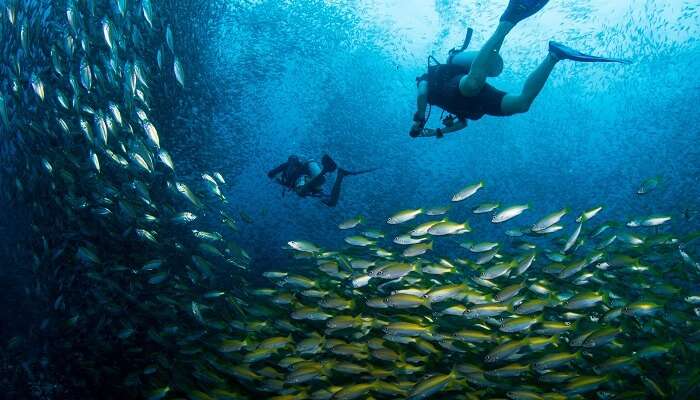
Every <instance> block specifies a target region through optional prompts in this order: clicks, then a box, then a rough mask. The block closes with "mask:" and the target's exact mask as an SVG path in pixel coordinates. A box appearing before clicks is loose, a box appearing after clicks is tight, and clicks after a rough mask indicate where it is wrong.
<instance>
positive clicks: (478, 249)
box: [461, 242, 498, 253]
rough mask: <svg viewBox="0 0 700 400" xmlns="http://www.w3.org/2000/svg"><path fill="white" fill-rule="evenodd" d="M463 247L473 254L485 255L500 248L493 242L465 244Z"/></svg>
mask: <svg viewBox="0 0 700 400" xmlns="http://www.w3.org/2000/svg"><path fill="white" fill-rule="evenodd" d="M461 246H462V247H464V248H466V249H467V250H469V251H471V252H472V253H485V252H487V251H491V250H493V249H495V248H496V247H498V243H493V242H482V243H463V244H462V245H461Z"/></svg>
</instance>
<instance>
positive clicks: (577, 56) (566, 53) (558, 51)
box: [549, 42, 631, 64]
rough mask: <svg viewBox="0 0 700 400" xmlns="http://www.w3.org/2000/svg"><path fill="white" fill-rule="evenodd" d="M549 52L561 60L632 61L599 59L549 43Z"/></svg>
mask: <svg viewBox="0 0 700 400" xmlns="http://www.w3.org/2000/svg"><path fill="white" fill-rule="evenodd" d="M549 52H550V53H552V54H554V55H555V56H556V57H557V58H558V59H560V60H572V61H578V62H605V63H620V64H631V62H630V61H628V60H622V59H619V58H608V57H597V56H591V55H588V54H583V53H581V52H580V51H578V50H574V49H572V48H571V47H567V46H564V45H563V44H561V43H558V42H549Z"/></svg>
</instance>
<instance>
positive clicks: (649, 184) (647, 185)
mask: <svg viewBox="0 0 700 400" xmlns="http://www.w3.org/2000/svg"><path fill="white" fill-rule="evenodd" d="M660 182H661V177H660V176H655V177H652V178H649V179H647V180H645V181H644V182H642V184H641V185H640V186H639V189H637V194H639V195H645V194H648V193H650V192H652V191H653V190H654V189H656V188H657V187H658V186H659V183H660Z"/></svg>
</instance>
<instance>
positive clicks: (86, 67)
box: [80, 57, 92, 92]
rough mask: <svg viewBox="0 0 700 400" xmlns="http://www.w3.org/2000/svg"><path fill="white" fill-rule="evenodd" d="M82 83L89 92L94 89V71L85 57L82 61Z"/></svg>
mask: <svg viewBox="0 0 700 400" xmlns="http://www.w3.org/2000/svg"><path fill="white" fill-rule="evenodd" d="M80 83H81V84H82V85H83V87H84V88H85V90H87V91H88V92H89V91H90V89H92V69H91V68H90V64H89V63H88V61H87V59H85V58H84V57H83V59H81V60H80Z"/></svg>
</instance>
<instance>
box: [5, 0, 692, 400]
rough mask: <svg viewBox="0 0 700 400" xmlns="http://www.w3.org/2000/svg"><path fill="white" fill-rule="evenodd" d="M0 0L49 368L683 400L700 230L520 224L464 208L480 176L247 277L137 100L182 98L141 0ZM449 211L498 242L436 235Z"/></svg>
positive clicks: (111, 381) (328, 390) (187, 379)
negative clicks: (438, 201)
mask: <svg viewBox="0 0 700 400" xmlns="http://www.w3.org/2000/svg"><path fill="white" fill-rule="evenodd" d="M0 4H2V8H3V16H2V18H1V19H0V32H1V34H2V38H3V43H2V45H1V46H2V47H1V49H2V54H3V58H2V60H0V71H1V72H2V82H1V84H2V86H0V123H1V124H2V130H1V132H2V137H1V138H0V157H2V162H3V167H2V170H1V171H0V173H1V174H2V180H0V182H2V191H1V193H2V196H3V197H4V198H5V199H4V200H5V201H7V202H8V203H9V204H18V203H23V204H26V205H28V207H29V208H30V209H31V211H32V213H31V230H32V232H33V237H34V240H33V241H32V242H31V243H29V244H27V246H30V248H31V252H32V255H33V257H32V258H33V262H32V269H33V271H34V274H35V277H36V282H35V285H34V287H33V289H32V292H33V293H32V295H33V296H35V297H36V298H38V299H41V300H42V301H43V302H44V303H45V304H46V310H45V313H46V318H44V319H43V321H42V322H41V324H40V326H39V327H38V328H37V330H36V332H35V333H34V335H36V337H33V338H29V339H27V340H43V341H45V342H48V343H51V346H50V347H51V348H52V349H53V350H52V351H53V352H54V354H63V355H65V356H66V357H65V359H62V360H61V368H63V369H64V370H65V375H66V376H73V377H74V379H75V382H73V385H84V386H89V387H92V388H93V389H91V393H93V394H94V393H99V394H100V396H99V398H145V399H150V400H158V399H170V398H173V399H174V398H189V399H197V400H206V399H221V400H223V399H245V398H270V399H319V400H320V399H345V400H348V399H394V398H408V399H425V398H449V399H503V398H508V399H514V400H516V399H579V398H595V399H641V398H649V399H652V398H679V399H681V398H693V397H694V396H697V395H698V393H700V392H699V389H698V386H699V385H700V368H699V367H698V360H700V320H699V317H700V262H698V261H696V258H697V257H700V254H698V248H700V247H698V246H697V242H696V240H697V238H698V237H700V235H698V234H693V233H687V234H686V233H684V234H682V235H677V234H674V233H673V232H671V228H670V226H671V221H673V220H674V219H675V218H681V217H680V216H675V215H650V216H645V217H640V218H635V219H633V220H630V221H618V222H613V221H604V220H603V215H604V213H605V209H604V207H602V206H599V207H594V208H591V209H580V210H576V211H574V210H573V207H572V209H569V208H562V209H560V210H551V213H549V214H546V215H541V216H538V218H537V222H536V223H534V224H532V225H530V226H526V227H523V226H522V224H518V223H517V221H518V220H519V219H522V218H523V217H522V216H521V215H522V214H524V213H534V212H535V210H534V209H533V208H531V206H530V205H529V204H517V203H516V204H512V205H502V204H501V203H495V202H489V203H480V201H479V197H480V195H481V192H482V191H486V190H488V185H487V184H486V183H484V182H477V183H474V184H471V185H468V186H466V187H465V188H463V189H461V190H459V191H457V192H456V194H455V195H454V196H453V197H452V199H451V200H452V201H451V203H452V205H451V206H447V205H446V206H441V207H432V208H431V207H425V208H418V209H407V210H404V211H400V212H397V213H395V214H394V215H391V216H387V218H386V224H385V225H384V226H374V227H372V226H366V220H365V218H364V217H362V216H357V217H354V218H351V219H348V220H347V221H344V222H342V223H341V224H340V225H339V227H338V228H339V229H340V230H342V231H343V232H347V236H346V239H345V243H344V244H339V249H324V248H322V247H320V246H318V245H316V244H314V241H317V240H319V239H320V238H308V239H310V240H292V241H290V242H289V243H288V248H287V249H288V251H289V254H290V260H289V263H288V265H285V266H280V267H275V268H262V269H260V270H251V268H250V266H251V261H252V260H251V259H250V257H249V256H248V255H247V254H246V252H245V251H244V250H243V249H241V248H240V247H239V246H237V245H236V243H235V241H234V237H235V234H236V232H237V230H238V228H237V225H236V218H234V217H232V216H231V215H229V213H228V211H227V208H226V205H225V201H226V197H225V196H224V194H223V193H224V190H222V188H224V187H225V185H226V180H225V178H224V176H223V175H222V174H221V173H218V172H206V173H202V174H201V180H199V179H197V180H196V181H188V182H186V181H185V180H184V179H180V178H179V177H178V175H177V173H176V165H175V162H174V160H173V159H172V158H171V157H170V155H169V153H168V152H167V150H166V149H165V148H164V147H162V143H161V138H160V132H159V131H158V125H159V121H158V118H157V115H153V114H152V113H151V107H150V105H149V104H150V102H151V100H152V99H153V97H154V96H164V95H185V93H186V89H187V80H186V70H187V69H186V65H183V64H182V63H181V61H180V59H179V58H178V56H177V54H176V51H177V41H176V38H175V36H174V34H173V30H172V28H171V25H170V24H169V23H168V21H165V20H164V19H163V18H161V17H160V16H159V15H160V14H159V12H158V10H159V2H158V1H156V0H65V1H55V2H42V1H12V0H9V1H4V2H2V3H0ZM165 82H176V83H177V84H176V85H170V84H166V83H165ZM165 134H166V135H167V133H165ZM658 185H659V179H658V178H652V179H650V180H648V181H646V182H644V183H643V184H642V185H641V186H640V188H639V190H638V192H637V194H631V195H645V194H647V193H649V192H650V191H652V190H655V189H656V188H657V186H658ZM447 201H449V199H447ZM467 208H468V209H470V210H471V212H470V214H471V217H470V218H471V219H472V220H474V221H475V220H477V219H482V220H485V221H487V222H488V223H490V224H493V226H494V227H498V228H501V226H502V234H501V235H500V237H498V238H491V239H490V241H486V240H480V239H479V238H480V237H482V236H481V235H480V233H479V232H478V231H476V229H474V228H473V227H472V224H470V222H469V221H463V220H460V221H455V220H453V219H451V218H450V213H451V212H452V211H453V210H458V209H467ZM450 246H457V247H458V251H456V252H455V251H452V250H450V251H447V249H451V248H452V247H450ZM251 280H258V281H260V280H263V282H266V283H265V284H263V285H257V284H256V285H255V286H253V285H252V284H249V283H248V282H249V281H251ZM38 338H40V339H38ZM21 340H22V339H21V338H14V339H13V340H12V341H11V342H10V343H9V344H8V345H7V348H12V347H13V346H15V345H17V346H18V345H19V343H18V342H20V341H21ZM13 342H14V343H13ZM53 362H57V361H56V359H54V360H53ZM95 388H97V389H95Z"/></svg>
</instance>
